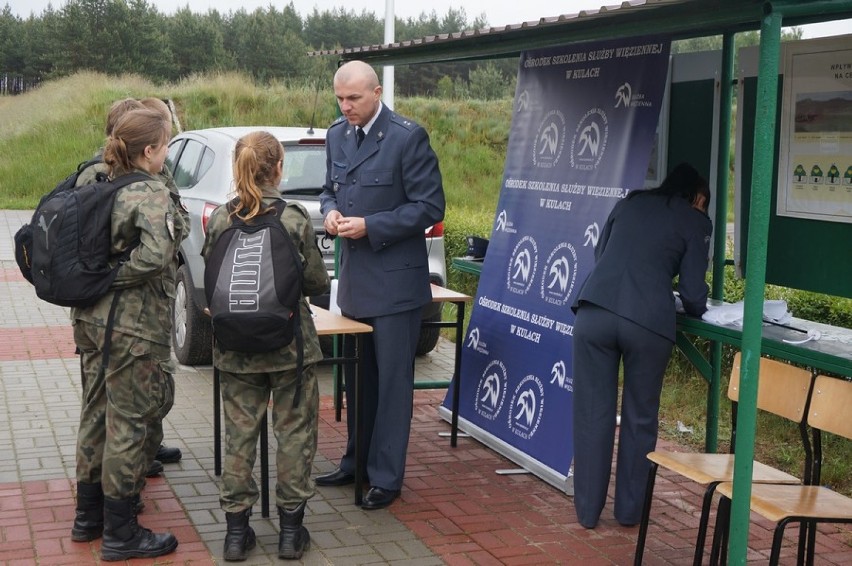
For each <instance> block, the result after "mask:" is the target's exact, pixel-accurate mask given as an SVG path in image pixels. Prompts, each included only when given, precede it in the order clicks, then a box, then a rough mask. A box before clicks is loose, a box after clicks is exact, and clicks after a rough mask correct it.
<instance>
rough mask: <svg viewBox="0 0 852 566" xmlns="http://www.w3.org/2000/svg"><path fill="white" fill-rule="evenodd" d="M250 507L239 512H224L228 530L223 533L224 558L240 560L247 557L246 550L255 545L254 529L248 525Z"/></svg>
mask: <svg viewBox="0 0 852 566" xmlns="http://www.w3.org/2000/svg"><path fill="white" fill-rule="evenodd" d="M250 516H251V507H249V508H248V509H243V510H242V511H240V512H239V513H225V520H226V521H227V522H228V532H227V533H226V534H225V554H224V556H225V560H227V561H228V562H242V561H243V560H245V559H246V558H248V551H249V550H251V549H252V548H254V547H255V543H256V538H255V536H254V529H252V528H251V527H250V526H249V517H250Z"/></svg>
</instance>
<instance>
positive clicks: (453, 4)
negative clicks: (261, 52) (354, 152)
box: [0, 0, 852, 38]
mask: <svg viewBox="0 0 852 566" xmlns="http://www.w3.org/2000/svg"><path fill="white" fill-rule="evenodd" d="M387 1H388V0H348V1H346V2H343V1H342V0H292V3H293V6H295V8H296V11H297V12H298V13H299V14H300V15H301V16H302V17H304V16H307V15H309V14H310V13H311V12H312V11H313V9H314V7H316V8H317V9H318V10H319V11H320V12H322V11H325V10H331V9H333V8H337V7H342V8H345V9H346V10H348V11H352V10H354V11H355V12H357V13H360V12H361V11H363V10H367V11H368V12H373V13H374V14H376V16H377V17H379V18H383V17H384V13H385V6H386V4H387ZM391 1H392V3H393V4H394V11H395V13H396V16H397V17H398V18H403V19H407V18H416V17H418V16H420V15H421V14H422V13H423V12H424V11H426V12H427V14H430V13H431V12H432V11H433V10H434V11H435V13H436V14H437V15H438V17H441V16H444V15H446V13H447V11H448V10H449V9H450V8H455V9H460V8H462V7H464V10H465V14H466V15H467V21H468V22H472V21H473V20H474V19H475V18H476V17H478V16H480V15H482V14H483V13H484V14H485V17H486V18H487V20H488V23H489V25H491V26H494V27H496V26H505V25H508V24H518V23H521V22H528V21H533V20H538V19H539V18H542V17H549V16H557V15H559V14H576V13H577V12H579V11H580V10H584V9H592V10H597V9H598V8H600V7H601V6H606V5H610V6H618V5H619V4H620V3H621V1H620V0H559V1H554V0H463V1H460V0H429V1H428V2H423V1H422V0H391ZM65 2H66V0H0V6H3V5H4V4H8V5H9V6H10V7H11V8H12V12H13V13H15V14H17V15H19V16H21V17H23V18H26V17H28V16H29V15H30V14H31V13H32V14H35V15H39V14H41V13H42V11H44V9H45V8H46V7H47V5H48V4H51V5H52V6H53V8H54V9H56V10H58V9H60V8H61V7H62V6H63V5H64V4H65ZM148 3H149V4H152V5H154V6H156V7H157V9H158V10H159V11H161V12H163V13H166V14H171V13H173V12H174V11H175V9H176V8H183V7H185V6H189V8H190V10H192V11H193V12H200V13H206V12H207V11H208V10H210V9H214V8H215V9H217V10H219V12H222V13H225V14H227V13H228V12H231V11H235V10H239V9H240V8H245V9H246V10H247V11H253V10H255V9H256V8H265V7H267V6H269V5H270V4H272V5H275V6H278V7H279V8H283V7H284V6H286V5H287V4H289V3H290V1H289V0H277V1H274V2H273V1H271V0H148ZM850 31H852V20H842V21H836V22H829V23H823V24H814V25H810V26H805V28H804V36H805V37H806V38H810V37H821V36H825V35H838V34H843V33H849V32H850Z"/></svg>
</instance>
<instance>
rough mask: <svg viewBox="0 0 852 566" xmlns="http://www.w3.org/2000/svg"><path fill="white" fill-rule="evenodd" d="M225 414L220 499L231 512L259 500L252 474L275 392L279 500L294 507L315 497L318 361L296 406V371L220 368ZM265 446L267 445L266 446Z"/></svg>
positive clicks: (307, 370) (307, 373)
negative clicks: (316, 367) (253, 370)
mask: <svg viewBox="0 0 852 566" xmlns="http://www.w3.org/2000/svg"><path fill="white" fill-rule="evenodd" d="M219 378H220V380H221V392H222V409H223V412H224V414H225V459H224V465H223V467H222V482H221V489H220V504H221V506H222V510H223V511H225V512H227V513H239V512H240V511H243V510H244V509H246V508H249V507H251V506H252V505H254V503H255V502H256V501H257V499H258V493H259V492H258V487H257V483H256V482H255V480H254V476H253V475H252V470H253V469H254V463H255V460H256V458H257V440H258V437H259V436H260V426H261V424H262V423H263V417H264V416H265V415H266V411H267V407H268V406H269V398H270V395H271V396H272V430H273V434H274V435H275V440H276V442H277V445H278V447H277V449H276V452H275V466H276V472H277V476H276V477H277V481H276V484H275V499H276V504H277V505H278V506H279V507H283V508H285V509H292V508H294V507H296V506H298V505H299V504H300V503H302V502H303V501H305V500H307V499H309V498H311V497H313V495H314V494H315V493H316V485H315V484H314V480H313V479H312V478H311V466H312V465H313V462H314V456H315V455H316V452H317V426H318V425H317V419H318V418H319V386H318V385H317V379H316V374H315V373H314V366H313V365H309V366H306V367H305V368H304V369H303V374H302V380H303V381H302V390H301V398H300V399H299V406H298V407H295V408H294V407H293V395H294V394H295V390H296V384H297V381H296V370H295V369H291V370H285V371H273V372H256V373H232V372H227V371H222V370H220V371H219ZM262 449H263V450H266V447H265V446H264V447H262Z"/></svg>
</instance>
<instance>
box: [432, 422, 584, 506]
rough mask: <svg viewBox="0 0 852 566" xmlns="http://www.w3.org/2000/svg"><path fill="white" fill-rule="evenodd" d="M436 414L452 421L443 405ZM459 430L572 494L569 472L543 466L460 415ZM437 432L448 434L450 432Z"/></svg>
mask: <svg viewBox="0 0 852 566" xmlns="http://www.w3.org/2000/svg"><path fill="white" fill-rule="evenodd" d="M438 416H439V417H441V418H442V419H444V420H445V421H447V422H448V423H449V422H452V411H450V410H449V409H447V408H446V407H444V406H443V405H441V406H439V407H438ZM459 431H464V432H465V433H467V434H468V435H469V436H471V437H473V438H474V439H476V440H478V441H479V442H481V443H482V444H484V445H485V446H487V447H489V448H491V449H492V450H494V451H495V452H497V453H498V454H500V455H501V456H505V457H506V458H508V459H509V460H511V461H512V462H514V463H515V464H518V465H519V466H521V467H522V468H523V469H524V470H526V471H528V472H529V473H531V474H534V475H535V476H537V477H538V478H540V479H543V480H544V481H546V482H547V483H549V484H550V485H552V486H553V487H555V488H556V489H558V490H559V491H562V492H564V493H565V495H568V496H573V495H574V477H573V476H572V474H571V473H570V472H569V473H568V475H567V476H566V475H564V474H561V473H559V472H557V471H556V470H554V469H552V468H549V467H547V466H545V465H544V464H542V463H541V462H539V461H538V460H535V459H533V458H530V457H529V455H528V454H525V453H523V452H521V451H520V450H518V449H517V448H515V447H514V446H512V445H510V444H508V443H506V442H504V441H502V440H500V439H499V438H497V437H496V436H494V435H493V434H491V433H489V432H487V431H485V430H483V429H481V428H479V427H478V426H476V425H475V424H473V423H471V422H470V421H468V420H467V419H465V418H463V417H461V416H459ZM439 434H440V435H445V434H446V435H449V434H450V433H439ZM510 471H511V473H522V472H515V471H512V470H510Z"/></svg>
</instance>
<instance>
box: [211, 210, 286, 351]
mask: <svg viewBox="0 0 852 566" xmlns="http://www.w3.org/2000/svg"><path fill="white" fill-rule="evenodd" d="M236 206H237V201H236V200H233V201H231V202H229V203H228V204H227V207H228V212H234V210H235V209H236ZM273 206H274V207H275V214H271V213H267V214H262V215H260V216H256V217H254V218H252V219H251V220H250V221H249V222H248V223H246V222H244V221H243V220H241V219H240V218H239V217H238V216H236V215H232V216H231V225H230V226H229V227H228V228H227V229H225V231H224V232H222V235H221V236H220V237H219V240H218V241H217V242H216V245H215V246H214V247H213V250H212V251H211V253H210V257H209V258H208V259H207V264H206V269H205V271H204V292H205V295H206V296H207V306H208V307H209V309H210V314H211V316H212V317H213V335H214V336H215V338H216V342H217V344H218V345H219V348H220V349H221V350H233V351H237V352H250V353H259V352H272V351H275V350H278V349H280V348H283V347H284V346H287V345H288V344H290V343H291V342H292V341H293V339H294V338H296V339H297V342H296V345H297V352H298V355H299V359H300V360H301V356H302V350H303V344H302V336H301V324H300V319H299V304H300V300H301V297H302V282H303V269H302V262H301V259H300V258H299V251H298V250H297V249H296V245H295V243H294V242H293V239H292V238H291V237H290V234H288V233H287V231H286V230H285V229H284V227H283V226H282V225H281V214H283V212H284V209H285V208H286V206H287V203H286V202H284V201H283V200H278V201H276V202H275V203H274V205H273Z"/></svg>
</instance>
